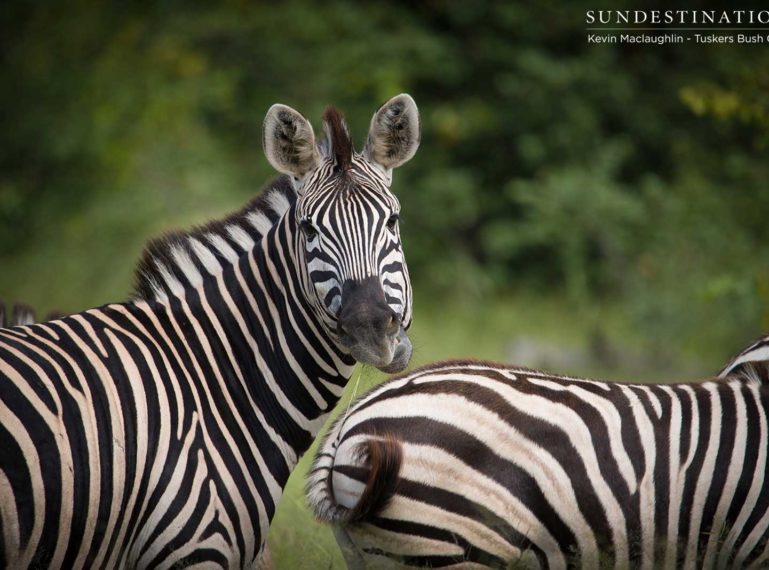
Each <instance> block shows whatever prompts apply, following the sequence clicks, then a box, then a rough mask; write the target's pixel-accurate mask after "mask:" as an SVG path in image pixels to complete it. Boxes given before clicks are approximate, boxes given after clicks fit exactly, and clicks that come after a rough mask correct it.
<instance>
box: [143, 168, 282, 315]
mask: <svg viewBox="0 0 769 570" xmlns="http://www.w3.org/2000/svg"><path fill="white" fill-rule="evenodd" d="M295 201H296V192H295V191H294V187H293V185H292V184H291V181H290V180H289V178H288V176H279V177H278V178H276V179H274V180H272V181H271V182H269V183H268V184H267V185H266V186H265V187H264V189H263V190H262V191H261V192H260V193H259V195H257V196H256V197H255V198H253V199H251V200H250V201H249V202H248V203H247V204H246V205H245V206H244V207H243V208H241V209H240V210H238V211H237V212H234V213H232V214H230V215H229V216H226V217H224V218H222V219H218V220H212V221H210V222H208V223H207V224H205V225H202V226H196V227H193V228H192V229H189V230H183V231H176V232H169V233H166V234H165V235H163V236H161V237H159V238H155V239H153V240H151V241H150V242H149V243H148V244H147V246H146V247H145V248H144V251H143V252H142V255H141V258H140V261H139V264H138V266H137V268H136V272H135V275H136V278H135V279H136V281H135V286H134V291H135V292H134V295H133V299H135V300H136V299H146V300H149V299H155V300H163V299H164V298H167V297H169V296H176V295H180V294H182V292H183V290H184V289H186V288H187V287H190V286H193V287H194V286H197V285H199V284H200V283H201V280H202V278H203V276H205V275H206V274H213V273H216V272H217V271H220V270H221V269H222V268H223V267H226V266H228V265H232V264H234V263H235V262H236V261H237V259H238V257H239V256H240V255H241V254H243V253H244V252H246V251H248V250H250V249H251V248H253V247H254V245H255V244H256V243H258V242H259V240H261V238H262V236H263V235H264V234H265V233H267V231H269V229H270V227H272V225H273V224H274V223H275V222H276V221H277V220H278V219H279V218H280V217H281V216H282V215H283V214H284V213H285V212H286V210H288V208H289V207H290V206H291V204H293V203H294V202H295Z"/></svg>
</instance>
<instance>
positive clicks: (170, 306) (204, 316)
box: [0, 95, 419, 568]
mask: <svg viewBox="0 0 769 570" xmlns="http://www.w3.org/2000/svg"><path fill="white" fill-rule="evenodd" d="M324 127H325V137H324V138H323V139H322V140H321V141H320V143H319V144H318V145H316V144H315V140H314V136H313V133H312V128H311V127H310V125H309V123H307V121H306V119H304V118H303V117H301V115H299V114H298V113H296V112H295V111H293V110H292V109H290V108H288V107H285V106H281V105H276V106H273V107H272V108H271V109H270V111H269V113H268V114H267V117H266V119H265V129H264V135H265V136H264V144H265V151H266V154H267V156H268V159H269V160H270V163H271V164H272V165H273V166H275V167H276V168H277V169H278V170H279V171H281V172H284V173H285V174H287V175H289V176H290V177H291V178H290V179H291V181H292V184H293V185H294V187H295V188H296V190H297V194H298V196H299V197H298V198H297V200H296V202H295V203H293V204H291V205H290V207H289V208H288V210H287V211H286V212H285V214H284V215H283V216H281V217H280V218H279V219H278V220H277V221H276V222H275V223H274V225H272V226H271V227H265V228H264V229H265V230H266V234H265V235H264V237H263V238H262V239H261V240H260V241H259V242H258V243H256V244H255V245H254V246H253V247H252V249H251V250H250V251H248V252H247V253H246V254H244V255H241V256H240V257H239V258H238V259H237V260H234V263H231V264H230V265H227V264H225V263H221V261H222V259H221V258H219V257H217V256H215V255H208V254H207V253H206V252H207V251H208V252H209V253H210V249H209V248H208V247H205V246H203V245H202V244H201V245H200V247H198V245H197V244H196V243H194V241H189V240H188V241H187V242H186V244H187V245H189V246H190V247H191V248H192V250H193V251H194V253H195V256H194V257H193V256H190V255H189V251H190V249H188V248H187V247H186V245H185V246H184V247H174V245H173V243H170V244H169V245H167V247H166V249H164V247H163V246H158V247H156V248H155V249H154V250H153V249H152V247H151V248H150V249H151V250H152V251H150V252H148V256H147V257H146V258H145V259H148V260H152V259H155V260H157V258H158V257H157V254H158V252H162V251H168V252H171V254H172V256H173V258H174V266H175V267H176V268H177V269H179V270H180V271H181V273H180V274H179V275H174V274H172V272H169V271H167V270H168V269H169V265H168V264H163V263H151V264H145V266H144V268H143V269H144V271H143V273H142V275H144V277H143V278H144V279H145V280H146V282H147V283H148V284H149V285H150V294H153V295H156V296H157V297H159V298H162V299H163V302H156V301H152V300H137V301H135V302H132V303H125V304H115V305H107V306H105V307H102V308H100V309H93V310H90V311H85V312H83V313H79V314H75V315H71V316H68V317H65V318H63V319H61V320H57V321H52V322H50V323H46V324H42V325H34V326H31V327H26V328H18V329H8V330H2V331H0V449H2V450H3V453H2V454H0V520H1V521H2V526H1V528H2V539H3V542H2V548H0V560H3V561H4V564H5V566H7V567H14V568H15V567H26V566H29V565H40V566H48V565H50V566H52V567H68V568H69V567H109V568H112V567H126V566H127V567H140V568H143V567H171V566H187V565H193V564H198V565H201V566H206V567H208V566H212V565H216V566H228V567H250V566H252V565H253V564H254V561H255V560H256V559H257V558H258V556H259V552H260V549H261V547H262V545H263V543H264V539H265V537H266V532H267V529H268V526H269V521H270V519H271V517H272V515H273V513H274V510H275V506H276V504H277V501H278V499H279V498H280V495H281V492H282V487H283V485H284V484H285V482H286V480H287V478H288V475H289V473H290V471H291V469H292V468H293V466H294V465H295V464H296V461H297V459H298V456H299V455H300V454H301V453H302V452H303V451H304V450H305V449H306V448H307V447H308V446H309V443H310V442H311V441H312V438H313V436H314V435H315V434H316V433H317V430H318V427H319V426H320V425H322V423H323V420H324V419H325V417H326V416H327V414H328V412H329V411H330V410H331V408H332V407H333V406H334V404H335V403H336V402H337V400H338V398H339V396H340V395H341V393H342V390H343V388H344V385H345V383H346V382H347V380H348V379H349V377H350V375H351V373H352V370H353V367H354V364H355V361H356V360H359V361H363V362H367V363H370V364H373V365H375V366H377V367H379V368H382V369H385V370H400V369H402V368H404V367H405V365H406V364H407V362H408V360H409V357H410V353H411V345H410V342H409V340H408V337H407V335H406V333H405V329H406V328H407V327H408V324H409V323H410V321H411V291H410V287H409V282H408V273H407V271H406V266H405V261H404V259H403V254H402V251H401V246H400V239H399V236H398V228H397V214H398V203H397V200H396V199H395V197H394V196H393V195H392V194H391V193H390V191H389V185H390V180H391V171H392V169H393V168H395V167H397V166H399V165H400V164H403V163H404V162H406V161H407V160H409V159H410V158H411V157H412V156H413V154H414V152H415V151H416V148H417V146H418V142H419V119H418V113H417V110H416V106H415V105H414V103H413V100H412V99H411V98H410V97H408V96H406V95H401V96H398V97H396V98H394V99H392V100H390V101H389V102H388V103H387V104H385V105H384V106H383V107H382V108H381V109H380V110H379V111H378V112H377V113H376V114H375V115H374V118H373V119H372V125H371V130H370V133H369V139H368V141H367V143H366V146H365V148H364V151H363V153H362V154H355V153H354V152H353V150H352V145H351V142H350V139H349V134H348V132H347V129H346V126H345V125H344V123H343V121H342V119H341V117H340V115H339V114H338V113H337V112H336V111H334V110H333V109H332V110H329V111H327V112H326V115H325V125H324ZM201 235H206V234H201ZM211 235H212V236H213V238H212V240H209V243H210V244H212V245H213V246H215V247H216V248H217V251H218V252H219V253H220V254H221V257H224V258H231V257H232V255H231V250H232V248H231V247H230V246H229V245H228V244H227V243H226V242H224V241H223V240H219V239H217V238H216V232H212V233H211ZM233 235H234V236H235V237H234V238H233V239H236V240H237V239H238V237H243V235H242V234H241V233H239V232H237V231H236V232H234V234H233ZM176 237H178V236H176ZM245 237H246V238H248V236H247V235H246V236H245ZM174 239H176V238H172V239H171V240H170V242H173V240H174ZM249 239H250V238H249ZM252 241H253V240H252ZM245 243H246V241H245V239H244V240H243V241H242V242H241V244H245ZM156 246H157V244H156ZM153 251H154V252H155V253H154V254H153ZM187 261H189V262H188V263H187ZM199 263H202V264H203V265H204V266H205V268H206V271H203V272H201V271H199V270H198V267H199V266H198V264H199ZM153 278H154V280H153ZM167 288H168V289H167ZM169 293H170V294H169ZM164 294H165V297H164V296H163V295H164Z"/></svg>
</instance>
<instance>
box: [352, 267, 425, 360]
mask: <svg viewBox="0 0 769 570" xmlns="http://www.w3.org/2000/svg"><path fill="white" fill-rule="evenodd" d="M401 321H402V318H401V315H399V314H398V313H397V312H396V311H394V310H393V309H392V308H391V307H390V306H389V305H388V304H387V302H386V301H385V296H384V291H383V290H382V286H381V284H380V283H379V279H377V278H376V277H369V278H366V279H364V280H362V281H353V280H348V281H346V282H345V283H344V286H343V287H342V305H341V307H340V309H339V314H338V317H337V334H338V336H339V340H340V342H341V343H342V345H343V346H344V347H346V348H347V349H348V350H349V351H350V354H351V355H352V356H353V357H354V358H355V359H356V360H357V361H359V362H363V363H364V364H370V365H372V366H375V367H377V368H379V369H380V370H383V371H385V372H398V371H400V370H403V369H404V368H405V367H406V365H407V364H408V362H409V360H410V358H411V341H410V340H409V338H408V335H407V334H406V330H405V329H404V328H403V326H402V323H401Z"/></svg>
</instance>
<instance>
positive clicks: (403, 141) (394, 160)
mask: <svg viewBox="0 0 769 570" xmlns="http://www.w3.org/2000/svg"><path fill="white" fill-rule="evenodd" d="M419 137H420V129H419V110H418V109H417V104H416V103H415V102H414V99H412V98H411V95H408V94H406V93H401V94H400V95H396V96H395V97H393V98H392V99H390V100H389V101H388V102H387V103H385V104H384V105H382V106H381V107H380V108H379V110H378V111H377V112H376V113H374V117H373V118H372V119H371V128H370V129H369V133H368V140H367V141H366V146H365V147H364V149H363V155H364V156H365V157H366V158H368V160H369V161H371V162H373V163H375V164H378V165H379V166H380V167H382V168H383V169H384V171H385V172H386V173H388V174H389V173H390V171H391V170H392V169H393V168H396V167H398V166H400V165H401V164H403V163H404V162H407V161H408V160H410V159H411V157H412V156H414V153H415V152H416V151H417V148H419Z"/></svg>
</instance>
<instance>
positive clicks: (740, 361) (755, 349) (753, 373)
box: [718, 335, 769, 384]
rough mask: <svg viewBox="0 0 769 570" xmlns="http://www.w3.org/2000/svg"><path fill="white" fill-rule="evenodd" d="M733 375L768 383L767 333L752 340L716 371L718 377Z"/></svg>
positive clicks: (768, 344) (768, 343) (768, 341)
mask: <svg viewBox="0 0 769 570" xmlns="http://www.w3.org/2000/svg"><path fill="white" fill-rule="evenodd" d="M734 376H742V377H743V378H745V379H747V380H753V381H757V382H760V383H761V384H769V335H764V336H762V337H760V338H759V339H757V340H755V341H753V342H752V343H751V344H750V345H749V346H748V347H747V348H745V349H744V350H742V351H741V352H740V353H739V354H737V355H736V356H735V357H734V358H732V359H731V360H730V361H729V363H728V364H727V365H726V366H724V367H723V368H722V369H721V372H719V373H718V377H719V378H727V377H734Z"/></svg>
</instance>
